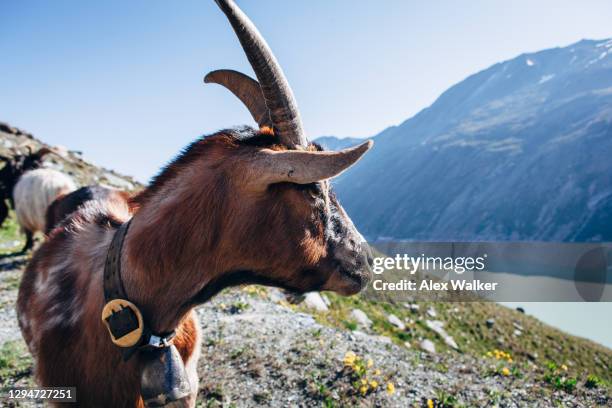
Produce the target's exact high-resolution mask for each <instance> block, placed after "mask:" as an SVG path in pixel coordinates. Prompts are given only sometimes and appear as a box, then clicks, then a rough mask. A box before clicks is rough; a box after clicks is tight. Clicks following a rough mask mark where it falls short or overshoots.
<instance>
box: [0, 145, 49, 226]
mask: <svg viewBox="0 0 612 408" xmlns="http://www.w3.org/2000/svg"><path fill="white" fill-rule="evenodd" d="M26 148H27V149H28V153H27V154H19V153H17V151H15V154H14V155H13V156H12V157H5V156H0V160H1V161H3V162H4V167H3V168H2V169H1V170H0V226H2V224H4V221H5V220H6V218H7V217H8V214H9V205H10V207H11V208H13V209H14V208H15V201H14V199H13V189H14V188H15V184H16V183H17V180H19V177H21V176H22V175H23V174H24V173H25V172H26V171H29V170H35V169H37V168H39V167H41V166H42V164H43V159H44V157H45V156H46V155H47V154H48V153H52V152H53V150H52V149H49V148H47V147H43V148H41V149H39V150H38V151H36V152H32V149H31V147H30V146H29V145H26ZM7 200H8V204H7Z"/></svg>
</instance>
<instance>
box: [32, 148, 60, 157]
mask: <svg viewBox="0 0 612 408" xmlns="http://www.w3.org/2000/svg"><path fill="white" fill-rule="evenodd" d="M36 153H37V154H38V155H39V156H40V157H43V156H45V155H47V154H49V153H55V154H57V153H56V152H55V150H53V149H52V148H49V147H46V146H45V147H41V148H40V149H39V150H38V152H36Z"/></svg>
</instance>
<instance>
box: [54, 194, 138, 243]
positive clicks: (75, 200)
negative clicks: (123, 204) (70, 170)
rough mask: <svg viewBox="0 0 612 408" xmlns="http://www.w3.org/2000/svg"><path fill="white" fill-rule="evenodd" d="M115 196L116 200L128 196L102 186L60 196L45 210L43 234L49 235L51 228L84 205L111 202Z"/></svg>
mask: <svg viewBox="0 0 612 408" xmlns="http://www.w3.org/2000/svg"><path fill="white" fill-rule="evenodd" d="M115 195H116V196H118V197H116V199H118V200H120V199H123V200H127V199H128V198H129V194H128V193H127V192H125V191H120V190H116V189H112V188H108V187H102V186H85V187H81V188H79V189H78V190H75V191H73V192H71V193H70V194H66V195H60V196H59V197H58V198H57V199H55V200H54V201H53V202H52V203H51V205H50V206H49V208H48V209H47V215H46V222H45V234H46V235H49V234H50V233H51V231H52V230H53V228H55V227H56V226H57V225H59V224H60V222H61V221H63V220H64V219H65V218H67V217H68V216H69V215H70V214H72V213H73V212H75V211H76V210H77V209H79V208H80V207H82V206H83V205H85V203H87V202H89V201H93V200H113V199H115V198H113V196H115Z"/></svg>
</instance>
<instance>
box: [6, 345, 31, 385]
mask: <svg viewBox="0 0 612 408" xmlns="http://www.w3.org/2000/svg"><path fill="white" fill-rule="evenodd" d="M31 371H32V358H31V357H30V353H29V352H28V350H27V348H26V346H25V344H24V343H23V342H22V341H7V342H5V343H4V344H3V345H2V346H0V384H1V385H6V382H7V380H9V379H15V378H20V377H24V376H27V375H29V374H30V373H31Z"/></svg>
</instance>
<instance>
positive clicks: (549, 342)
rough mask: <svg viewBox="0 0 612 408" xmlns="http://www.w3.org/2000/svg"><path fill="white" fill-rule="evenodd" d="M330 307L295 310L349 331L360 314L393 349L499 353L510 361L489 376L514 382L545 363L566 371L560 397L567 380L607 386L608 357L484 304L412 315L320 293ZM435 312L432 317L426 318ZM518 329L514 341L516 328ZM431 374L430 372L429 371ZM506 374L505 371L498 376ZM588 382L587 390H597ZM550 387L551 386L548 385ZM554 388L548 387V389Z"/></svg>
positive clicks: (439, 306)
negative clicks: (435, 326) (440, 328)
mask: <svg viewBox="0 0 612 408" xmlns="http://www.w3.org/2000/svg"><path fill="white" fill-rule="evenodd" d="M325 295H326V296H327V298H328V299H329V300H330V303H331V306H330V308H329V311H327V312H313V311H312V310H306V309H305V307H304V306H301V305H299V306H297V310H301V311H305V312H306V311H307V312H309V313H313V314H314V316H315V319H316V320H317V321H318V322H319V323H322V324H325V325H328V326H332V327H337V328H341V329H349V330H355V329H357V325H356V323H355V322H354V321H353V320H352V319H351V318H350V313H351V311H352V310H353V309H360V310H362V311H363V312H365V313H366V315H367V316H368V318H369V319H370V320H371V321H372V327H371V330H372V331H373V332H374V333H376V334H379V335H384V336H388V337H389V338H391V339H392V341H393V342H394V343H396V344H398V345H405V344H406V343H408V345H410V346H412V347H418V342H419V341H420V339H429V340H431V341H433V342H434V344H435V346H436V349H437V350H438V351H439V352H460V353H467V354H471V355H473V356H475V357H478V358H483V356H486V355H487V352H491V350H496V349H500V350H501V349H503V350H505V353H507V354H508V356H510V355H511V356H512V358H513V359H514V360H512V361H509V362H508V361H506V362H505V364H499V367H498V364H497V363H496V361H493V363H495V364H493V366H492V368H493V374H499V375H504V376H511V377H520V376H522V375H523V373H524V371H527V370H531V371H537V370H540V371H542V370H545V369H546V363H547V362H548V361H556V362H557V363H558V364H559V367H561V366H563V367H565V366H568V367H570V368H568V376H567V378H568V379H567V380H566V381H563V382H559V385H558V387H557V386H556V385H555V387H556V388H561V389H564V390H566V391H571V390H572V389H573V385H572V383H573V381H572V380H570V379H569V378H573V379H580V378H582V379H583V381H587V376H588V375H589V374H590V375H592V376H594V378H598V379H601V380H602V381H603V383H606V384H607V383H609V382H610V381H611V380H612V371H611V370H610V362H611V361H612V352H611V351H610V350H609V349H607V348H605V347H603V346H600V345H598V344H596V343H593V342H591V341H589V340H586V339H582V338H579V337H574V336H571V335H568V334H566V333H563V332H561V331H559V330H557V329H555V328H553V327H550V326H548V325H546V324H544V323H542V322H540V321H538V320H537V319H535V318H533V317H531V316H528V315H525V314H523V313H520V312H518V311H515V310H511V309H508V308H506V307H503V306H500V305H498V304H495V303H490V302H463V303H450V302H449V303H447V302H434V301H428V302H418V303H417V304H418V306H419V308H418V310H416V311H413V310H411V309H410V308H408V307H406V305H405V304H398V303H394V302H393V301H392V300H372V299H369V296H368V294H367V293H366V294H365V295H360V296H351V297H342V296H338V295H336V294H333V293H326V294H325ZM430 308H431V309H433V310H435V313H436V317H430V316H429V315H428V314H427V311H428V309H430ZM389 314H394V315H396V316H397V317H399V318H400V320H402V321H403V322H405V324H406V328H405V330H400V329H398V328H397V327H395V326H394V325H392V324H391V323H389V321H388V319H387V316H388V315H389ZM490 318H494V319H495V324H494V325H493V327H491V328H489V327H487V325H486V323H485V322H486V321H487V319H490ZM426 320H440V321H443V322H445V325H444V329H445V330H446V332H448V334H449V335H451V336H452V337H453V338H454V340H455V341H456V343H457V345H458V346H459V351H455V350H453V349H451V348H450V347H449V346H448V345H447V344H446V343H445V342H444V341H443V339H442V338H440V336H438V335H437V334H436V333H434V332H433V331H432V330H431V329H429V328H428V327H427V326H426V324H425V321H426ZM517 326H519V327H521V328H522V330H521V333H520V335H516V334H515V331H516V327H517ZM433 368H435V367H433ZM504 368H506V370H504ZM594 378H593V379H592V381H590V382H589V384H592V385H595V384H600V383H599V382H597V381H595V380H594ZM551 384H552V383H551ZM553 385H554V384H553Z"/></svg>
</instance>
